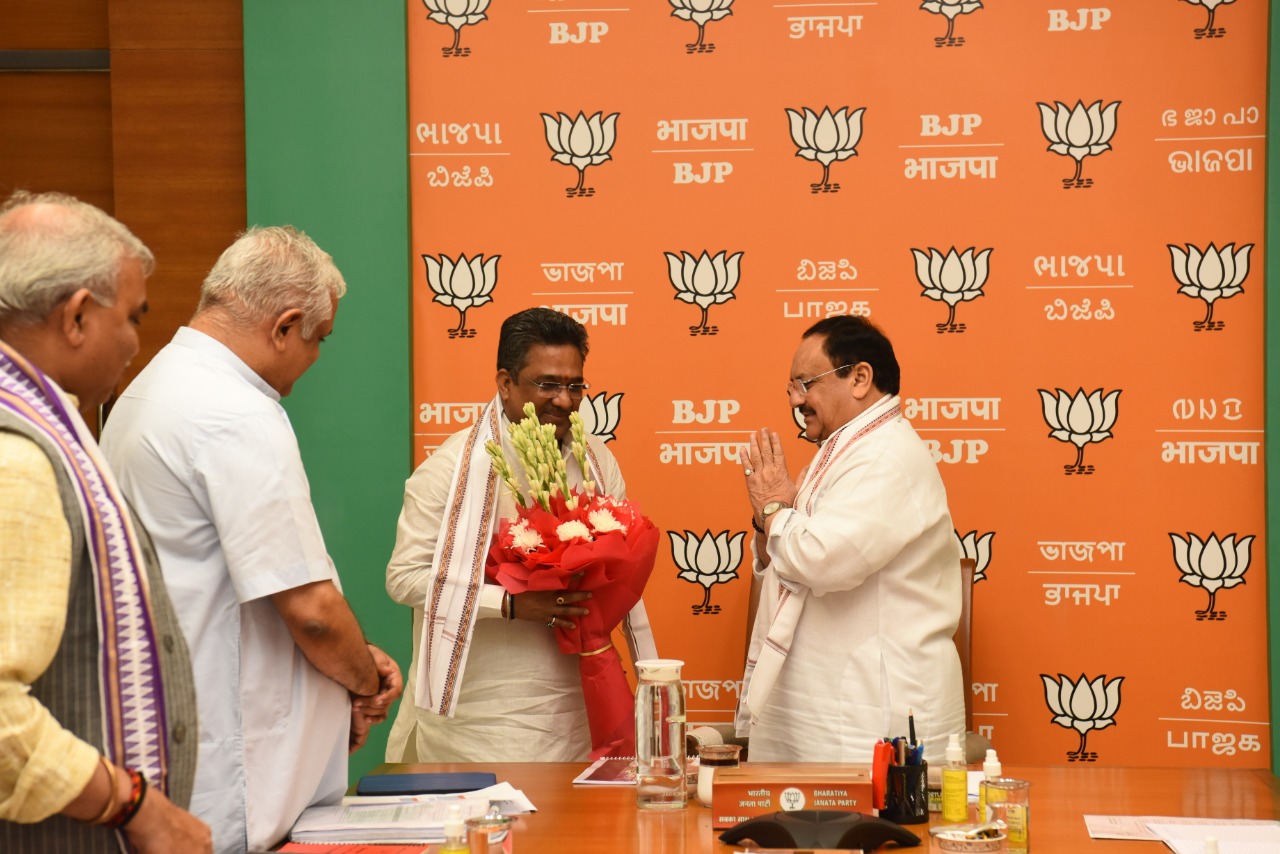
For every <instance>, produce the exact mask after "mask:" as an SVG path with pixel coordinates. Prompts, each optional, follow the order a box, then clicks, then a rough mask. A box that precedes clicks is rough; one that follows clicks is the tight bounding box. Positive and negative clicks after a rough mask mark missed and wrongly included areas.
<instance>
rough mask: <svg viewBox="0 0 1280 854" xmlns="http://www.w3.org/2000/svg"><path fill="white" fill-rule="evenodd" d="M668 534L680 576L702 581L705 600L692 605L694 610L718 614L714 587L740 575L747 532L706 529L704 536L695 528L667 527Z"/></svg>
mask: <svg viewBox="0 0 1280 854" xmlns="http://www.w3.org/2000/svg"><path fill="white" fill-rule="evenodd" d="M667 535H668V536H669V537H671V559H672V560H674V561H675V562H676V566H678V567H679V568H680V575H679V576H678V577H679V578H682V579H684V580H685V581H688V582H691V583H693V584H700V585H702V603H701V604H698V605H694V606H693V608H692V610H693V613H694V614H695V615H697V614H719V613H720V606H719V605H712V604H711V588H712V587H714V586H716V585H717V584H724V583H726V582H729V581H733V579H735V578H737V577H738V564H740V563H742V539H743V537H745V536H746V535H747V534H746V532H745V531H739V532H738V533H736V534H734V535H733V536H732V537H730V536H729V532H728V531H721V532H720V533H718V534H713V533H711V531H706V532H705V533H703V534H702V535H701V536H699V535H698V534H695V533H693V531H685V532H684V534H683V535H682V534H678V533H676V532H675V531H667Z"/></svg>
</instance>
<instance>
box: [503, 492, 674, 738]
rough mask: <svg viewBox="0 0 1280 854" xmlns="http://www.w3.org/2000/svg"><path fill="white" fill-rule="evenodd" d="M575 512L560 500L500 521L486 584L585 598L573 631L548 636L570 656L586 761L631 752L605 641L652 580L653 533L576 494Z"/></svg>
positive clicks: (624, 703)
mask: <svg viewBox="0 0 1280 854" xmlns="http://www.w3.org/2000/svg"><path fill="white" fill-rule="evenodd" d="M577 497H578V502H577V505H578V506H577V507H576V508H572V509H571V508H569V507H568V506H567V503H566V502H565V500H564V498H563V497H562V496H559V495H556V496H553V497H552V498H551V501H550V508H549V510H544V509H543V508H542V507H540V506H538V505H537V504H534V505H533V506H532V507H520V508H519V509H518V514H519V515H518V517H517V518H516V519H515V520H504V521H503V522H502V526H501V528H500V530H499V531H498V534H497V536H496V537H495V538H494V543H493V545H492V547H491V548H490V550H489V559H488V564H487V566H486V569H485V571H486V574H487V576H488V578H489V579H490V580H491V581H493V582H494V583H496V584H500V585H502V587H503V588H504V589H505V590H506V591H507V592H509V593H512V594H516V593H523V592H525V591H526V590H589V591H591V598H590V599H587V600H585V601H583V602H582V603H581V604H582V605H583V606H584V607H586V608H588V609H589V610H590V612H591V613H590V614H588V615H586V616H582V617H574V618H573V621H574V622H575V623H576V624H577V627H576V628H574V629H559V628H558V629H556V630H555V633H556V642H557V643H558V644H559V647H560V651H561V652H563V653H566V654H577V656H578V670H579V673H580V674H581V676H582V693H583V699H584V701H585V703H586V707H587V722H588V724H589V725H590V727H591V758H592V759H598V758H599V757H601V756H629V755H633V754H634V751H635V707H634V699H633V695H632V693H631V687H630V685H629V684H628V683H627V677H626V674H625V673H624V672H623V669H622V660H621V658H620V657H619V655H618V651H617V650H616V649H614V647H613V644H612V641H611V640H610V635H611V634H612V632H613V630H614V628H616V627H617V626H618V624H619V623H621V622H622V620H623V618H624V617H626V615H627V612H628V611H630V610H631V608H632V607H634V606H635V604H636V602H638V601H640V595H641V593H643V592H644V586H645V584H646V583H647V582H648V580H649V575H650V574H651V573H652V572H653V564H654V559H655V558H656V556H657V552H658V540H659V531H658V529H657V528H655V527H654V526H653V523H652V522H650V521H649V520H648V519H647V518H646V517H645V516H644V515H642V514H641V513H640V512H639V510H638V509H637V507H636V506H635V504H633V503H632V502H629V501H625V500H617V499H614V498H611V497H609V496H606V495H594V496H586V495H581V494H579V495H578V496H577Z"/></svg>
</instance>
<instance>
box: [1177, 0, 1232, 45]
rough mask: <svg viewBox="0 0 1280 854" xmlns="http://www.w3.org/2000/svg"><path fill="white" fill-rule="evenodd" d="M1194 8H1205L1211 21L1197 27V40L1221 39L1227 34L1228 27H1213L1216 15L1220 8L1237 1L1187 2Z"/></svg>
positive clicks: (1201, 0) (1191, 0)
mask: <svg viewBox="0 0 1280 854" xmlns="http://www.w3.org/2000/svg"><path fill="white" fill-rule="evenodd" d="M1185 2H1187V3H1190V4H1191V5H1192V6H1203V7H1204V8H1205V11H1207V12H1208V13H1209V20H1208V21H1206V22H1205V25H1204V26H1203V27H1196V30H1195V32H1196V38H1198V39H1220V38H1222V37H1223V36H1225V35H1226V34H1227V28H1226V27H1215V26H1214V25H1213V16H1214V13H1216V12H1217V11H1218V7H1219V6H1227V5H1229V4H1231V3H1234V2H1236V0H1185Z"/></svg>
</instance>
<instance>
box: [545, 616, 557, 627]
mask: <svg viewBox="0 0 1280 854" xmlns="http://www.w3.org/2000/svg"><path fill="white" fill-rule="evenodd" d="M555 627H556V618H555V617H552V618H551V619H550V620H547V628H549V629H554V628H555Z"/></svg>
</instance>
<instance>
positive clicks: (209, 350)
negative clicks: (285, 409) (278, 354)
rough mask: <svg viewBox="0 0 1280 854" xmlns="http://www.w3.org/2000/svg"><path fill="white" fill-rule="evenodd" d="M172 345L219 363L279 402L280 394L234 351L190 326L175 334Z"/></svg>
mask: <svg viewBox="0 0 1280 854" xmlns="http://www.w3.org/2000/svg"><path fill="white" fill-rule="evenodd" d="M172 343H173V344H176V345H177V346H179V347H184V348H186V349H188V350H193V351H195V352H197V353H199V354H201V355H203V356H207V357H209V358H211V359H213V360H214V361H217V362H221V363H222V364H224V365H226V366H227V367H229V368H231V369H232V370H233V371H235V372H236V373H237V374H239V375H240V377H242V378H243V379H244V380H245V382H247V383H249V384H250V385H251V386H253V387H254V388H256V389H257V390H258V391H260V392H262V393H263V394H265V395H266V396H267V397H269V398H271V399H272V400H274V401H275V402H276V403H279V402H280V392H278V391H276V390H275V389H274V388H272V387H271V386H270V384H268V383H267V381H266V380H264V379H263V378H262V377H260V376H258V374H257V372H256V371H254V369H253V368H251V367H249V366H248V365H247V364H245V362H244V360H243V359H241V358H240V357H239V356H237V355H236V354H235V351H234V350H232V349H231V348H230V347H228V346H227V345H226V344H223V343H222V342H221V341H219V340H218V339H217V338H214V337H213V336H212V335H208V334H206V333H204V332H201V331H200V330H198V329H192V328H191V327H190V326H181V327H179V328H178V331H177V333H176V334H175V335H174V336H173V341H172Z"/></svg>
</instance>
